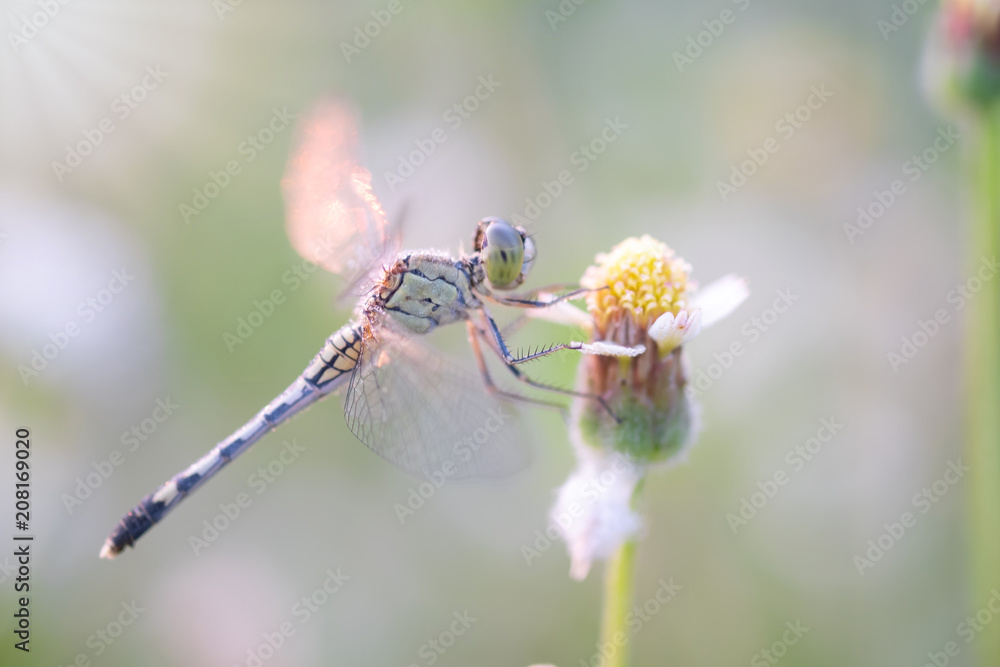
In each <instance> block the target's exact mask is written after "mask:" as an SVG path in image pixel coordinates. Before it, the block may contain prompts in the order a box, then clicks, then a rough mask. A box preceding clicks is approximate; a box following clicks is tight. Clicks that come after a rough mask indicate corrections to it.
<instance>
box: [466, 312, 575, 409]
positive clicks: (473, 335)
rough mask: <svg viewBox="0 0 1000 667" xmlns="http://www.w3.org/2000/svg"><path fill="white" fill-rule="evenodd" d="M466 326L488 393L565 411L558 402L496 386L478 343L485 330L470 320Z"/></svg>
mask: <svg viewBox="0 0 1000 667" xmlns="http://www.w3.org/2000/svg"><path fill="white" fill-rule="evenodd" d="M467 326H468V329H469V345H471V346H472V353H473V355H474V356H475V358H476V365H477V366H478V367H479V372H480V374H482V376H483V382H484V383H485V384H486V390H487V391H488V392H489V393H491V394H493V395H495V396H502V397H504V398H508V399H510V400H514V401H523V402H525V403H533V404H535V405H541V406H543V407H547V408H555V409H557V410H559V411H560V412H565V411H566V408H565V406H562V405H559V404H558V403H552V402H550V401H543V400H540V399H537V398H531V397H530V396H523V395H521V394H518V393H515V392H512V391H505V390H503V389H501V388H500V387H498V386H497V384H496V382H494V381H493V377H492V376H491V375H490V369H489V368H487V367H486V359H485V358H484V357H483V350H482V347H481V346H480V345H479V336H480V335H485V333H486V332H484V331H483V330H482V329H480V328H479V327H477V326H476V325H475V324H473V323H472V322H471V321H469V322H467ZM487 342H489V341H487Z"/></svg>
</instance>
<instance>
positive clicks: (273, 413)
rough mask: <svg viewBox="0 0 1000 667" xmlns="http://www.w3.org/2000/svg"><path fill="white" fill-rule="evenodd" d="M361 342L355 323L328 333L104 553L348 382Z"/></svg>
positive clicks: (134, 516)
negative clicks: (274, 391)
mask: <svg viewBox="0 0 1000 667" xmlns="http://www.w3.org/2000/svg"><path fill="white" fill-rule="evenodd" d="M361 342H362V331H361V327H360V326H358V325H354V324H348V325H346V326H344V327H342V328H341V329H340V330H339V331H337V332H336V333H334V334H333V335H332V336H330V337H329V338H328V339H327V341H326V343H325V344H324V345H323V349H322V350H320V351H319V354H317V355H316V356H315V357H314V358H313V360H312V362H311V363H310V364H309V366H307V367H306V369H305V371H303V372H302V374H301V375H300V376H299V377H298V378H296V380H295V382H293V383H292V384H291V386H289V387H288V388H287V389H285V391H283V392H282V393H281V395H280V396H278V397H277V398H275V399H274V400H273V401H271V402H270V403H268V404H267V406H266V407H265V408H264V409H263V410H261V411H260V412H258V413H257V414H256V415H255V416H254V417H253V419H251V420H250V421H248V422H247V423H246V424H244V425H243V427H242V428H240V429H239V430H237V431H236V432H235V433H233V434H232V435H230V436H229V437H228V438H226V439H225V440H223V441H222V442H220V443H219V444H217V445H216V446H215V447H214V448H212V450H211V451H210V452H208V453H207V454H205V455H204V456H203V457H201V458H200V459H198V461H196V462H195V463H194V464H193V465H191V466H189V467H188V468H187V469H186V470H184V471H183V472H181V473H180V474H178V475H176V476H174V477H173V478H172V479H170V480H168V481H167V482H166V483H164V484H163V485H162V486H161V487H160V488H159V489H157V490H156V491H154V492H153V493H151V494H149V495H148V496H146V497H145V498H143V499H142V501H141V502H140V503H139V504H138V505H136V506H135V508H134V509H133V510H132V511H131V512H129V513H128V514H126V515H125V516H124V517H122V520H121V521H120V522H119V523H118V526H117V527H116V528H115V529H114V530H113V531H112V532H111V535H110V536H109V537H108V539H107V541H106V542H105V543H104V548H103V549H101V557H102V558H114V557H115V556H116V555H118V554H119V553H121V551H122V549H124V548H125V547H127V546H130V545H132V544H133V543H134V542H135V541H136V540H137V539H139V537H140V536H141V535H142V534H143V533H145V532H146V531H147V530H149V529H150V528H152V527H153V525H154V524H156V523H157V522H159V521H160V519H162V518H163V517H164V516H165V515H166V514H167V512H169V511H170V510H172V509H173V508H174V507H176V506H177V505H178V503H180V502H181V500H183V499H184V498H186V497H187V496H188V495H189V494H190V493H191V492H192V491H194V490H195V489H196V488H198V487H199V486H200V485H201V484H202V483H204V482H205V480H207V479H208V478H210V477H212V476H213V475H215V474H216V473H217V472H219V471H220V470H221V469H222V468H223V467H224V466H225V465H226V464H227V463H229V462H230V461H232V460H233V459H234V458H236V457H237V456H239V455H240V454H242V453H243V452H245V451H246V450H247V449H249V448H250V445H252V444H253V443H255V442H257V441H258V440H260V439H261V438H262V437H263V436H264V435H266V434H267V433H268V432H269V431H271V430H273V429H274V428H275V427H277V426H278V425H279V424H281V423H282V422H284V421H286V420H288V419H290V418H291V417H293V416H295V415H297V414H298V413H300V412H302V411H303V410H304V409H305V408H307V407H309V406H310V405H312V404H313V403H315V402H316V401H318V400H320V399H322V398H324V397H325V396H327V395H329V394H330V393H332V392H334V391H336V390H337V389H338V388H339V387H340V386H341V385H342V384H345V383H346V382H347V380H348V379H349V378H350V377H351V371H353V370H354V367H355V366H356V365H357V360H358V356H359V354H360V352H361Z"/></svg>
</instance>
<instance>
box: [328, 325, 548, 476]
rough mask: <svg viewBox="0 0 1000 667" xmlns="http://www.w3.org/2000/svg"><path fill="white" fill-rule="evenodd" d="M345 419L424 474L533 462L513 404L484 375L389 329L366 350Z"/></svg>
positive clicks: (479, 471) (501, 471) (484, 471)
mask: <svg viewBox="0 0 1000 667" xmlns="http://www.w3.org/2000/svg"><path fill="white" fill-rule="evenodd" d="M344 413H345V416H346V417H347V423H348V425H349V426H350V428H351V430H352V431H353V432H354V435H356V436H357V437H358V439H359V440H361V441H362V442H363V443H365V444H366V445H367V446H368V447H370V448H371V449H372V450H374V451H375V452H376V453H377V454H378V455H379V456H381V457H383V458H384V459H386V460H387V461H389V462H390V463H392V464H394V465H396V466H398V467H400V468H402V469H404V470H407V471H409V472H412V473H415V474H417V475H420V476H426V475H434V476H438V475H443V477H444V478H446V479H463V478H470V477H498V476H502V475H506V474H510V473H513V472H516V471H518V470H521V469H522V468H524V467H525V466H526V465H527V464H528V462H529V461H530V449H529V446H528V444H527V438H526V437H525V433H524V431H523V428H522V424H521V422H520V420H519V418H518V416H517V414H516V412H515V411H514V409H513V408H512V406H511V405H510V403H508V402H506V401H503V400H501V399H499V398H497V397H494V396H492V395H491V394H489V393H488V392H487V391H486V388H485V386H484V384H483V381H482V379H481V377H479V376H478V375H476V374H474V373H470V372H467V371H466V370H464V369H462V368H460V367H458V366H456V365H455V364H453V363H452V362H450V361H448V360H446V359H444V358H443V357H442V356H440V355H438V354H436V353H434V352H432V351H431V350H429V349H428V348H426V347H424V346H423V345H421V344H420V343H418V342H416V341H412V340H409V339H404V338H402V337H400V336H398V335H395V334H393V333H391V332H389V331H385V330H381V331H379V333H378V340H370V341H368V343H366V345H365V346H364V348H363V350H362V353H361V357H360V359H359V361H358V365H357V367H356V368H355V369H354V372H353V375H352V376H351V382H350V386H349V388H348V390H347V397H346V399H345V401H344Z"/></svg>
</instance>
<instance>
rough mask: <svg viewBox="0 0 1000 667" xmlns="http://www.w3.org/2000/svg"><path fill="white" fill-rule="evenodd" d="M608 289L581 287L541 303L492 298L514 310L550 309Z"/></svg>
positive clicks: (530, 300)
mask: <svg viewBox="0 0 1000 667" xmlns="http://www.w3.org/2000/svg"><path fill="white" fill-rule="evenodd" d="M606 289H608V288H607V287H598V288H597V289H592V288H589V287H580V288H578V289H575V290H573V291H571V292H567V293H566V294H561V295H559V296H555V297H552V298H551V299H548V300H547V301H540V300H538V299H530V298H522V297H513V296H497V295H495V294H494V295H493V296H492V297H491V298H492V299H493V300H494V301H496V302H497V303H499V304H502V305H504V306H511V307H513V308H548V307H549V306H554V305H555V304H557V303H560V302H562V301H570V300H572V299H575V298H576V297H578V296H581V295H583V294H586V293H587V292H600V291H601V290H606Z"/></svg>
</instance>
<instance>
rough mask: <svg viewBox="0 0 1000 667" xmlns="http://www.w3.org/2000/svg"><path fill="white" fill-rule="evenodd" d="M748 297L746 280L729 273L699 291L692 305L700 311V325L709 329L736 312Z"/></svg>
mask: <svg viewBox="0 0 1000 667" xmlns="http://www.w3.org/2000/svg"><path fill="white" fill-rule="evenodd" d="M749 296H750V288H749V287H748V286H747V281H746V279H745V278H740V277H739V276H737V275H736V274H735V273H730V274H729V275H727V276H723V277H722V278H719V279H718V280H716V281H715V282H713V283H712V284H711V285H708V286H707V287H705V288H703V289H701V290H699V291H698V293H697V294H696V295H695V297H694V303H693V305H694V307H695V308H700V309H701V311H702V315H701V325H702V326H703V327H710V326H712V325H713V324H715V323H716V322H718V321H719V320H721V319H722V318H724V317H726V316H727V315H729V314H730V313H732V312H733V311H734V310H736V308H737V307H738V306H739V305H740V304H741V303H743V302H744V301H746V300H747V297H749Z"/></svg>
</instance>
